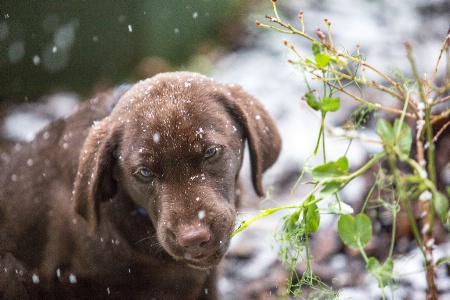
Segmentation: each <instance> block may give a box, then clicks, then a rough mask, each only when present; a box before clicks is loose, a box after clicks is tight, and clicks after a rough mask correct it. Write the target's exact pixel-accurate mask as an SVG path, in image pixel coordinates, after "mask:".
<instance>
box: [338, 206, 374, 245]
mask: <svg viewBox="0 0 450 300" xmlns="http://www.w3.org/2000/svg"><path fill="white" fill-rule="evenodd" d="M338 233H339V236H340V237H341V240H342V241H343V242H344V244H345V245H346V246H347V247H349V248H352V249H360V247H364V246H365V245H367V243H368V242H369V240H370V238H371V237H372V221H370V218H369V217H368V216H367V215H366V214H364V213H360V214H358V215H356V217H355V218H353V217H352V216H350V215H342V216H341V217H340V218H339V221H338Z"/></svg>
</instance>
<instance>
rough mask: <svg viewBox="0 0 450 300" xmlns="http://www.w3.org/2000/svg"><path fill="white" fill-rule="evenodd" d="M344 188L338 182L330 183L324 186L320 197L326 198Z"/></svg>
mask: <svg viewBox="0 0 450 300" xmlns="http://www.w3.org/2000/svg"><path fill="white" fill-rule="evenodd" d="M343 187H344V184H343V183H342V182H339V181H332V182H328V183H326V184H325V187H324V188H323V189H322V190H321V191H320V195H321V196H322V197H328V196H330V195H333V194H335V193H337V192H339V191H340V190H341V189H342V188H343Z"/></svg>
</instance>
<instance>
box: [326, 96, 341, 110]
mask: <svg viewBox="0 0 450 300" xmlns="http://www.w3.org/2000/svg"><path fill="white" fill-rule="evenodd" d="M339 107H340V99H339V98H329V97H326V98H323V99H322V111H323V112H329V111H337V110H338V109H339Z"/></svg>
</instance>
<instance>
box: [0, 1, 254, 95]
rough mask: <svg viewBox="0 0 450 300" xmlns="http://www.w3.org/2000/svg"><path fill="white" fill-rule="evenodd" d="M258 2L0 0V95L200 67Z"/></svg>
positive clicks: (84, 90)
mask: <svg viewBox="0 0 450 300" xmlns="http://www.w3.org/2000/svg"><path fill="white" fill-rule="evenodd" d="M252 2H253V3H252ZM257 3H259V4H261V3H262V1H248V2H247V1H235V0H223V1H211V0H180V1H178V0H152V1H148V0H134V1H105V0H99V1H15V0H3V1H2V2H1V4H0V82H1V86H0V97H1V98H0V100H1V101H2V102H4V101H21V100H25V99H26V98H28V99H32V98H35V97H38V96H40V95H42V94H44V93H49V92H53V91H61V90H62V91H74V92H77V93H81V94H88V93H90V92H92V90H93V89H97V88H103V87H105V86H111V85H114V84H119V83H122V82H124V81H135V80H137V79H141V78H144V77H148V76H151V75H153V74H155V73H157V72H160V71H165V70H171V69H179V68H193V69H205V68H207V67H208V66H207V65H206V66H204V65H203V63H205V64H208V61H202V60H205V59H206V58H202V57H204V56H205V55H207V54H209V53H210V52H211V51H218V50H219V49H220V48H222V47H224V48H225V49H227V50H229V49H233V48H235V47H238V46H239V44H240V43H242V38H243V36H244V35H245V34H244V31H243V30H242V28H243V25H242V21H243V19H244V18H246V17H247V15H248V10H249V9H250V7H251V6H255V5H256V4H257ZM196 59H199V60H200V61H196Z"/></svg>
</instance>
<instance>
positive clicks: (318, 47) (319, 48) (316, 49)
mask: <svg viewBox="0 0 450 300" xmlns="http://www.w3.org/2000/svg"><path fill="white" fill-rule="evenodd" d="M312 52H313V54H314V55H317V54H319V53H320V52H322V46H321V45H320V44H319V43H318V42H316V41H314V42H313V44H312Z"/></svg>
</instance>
